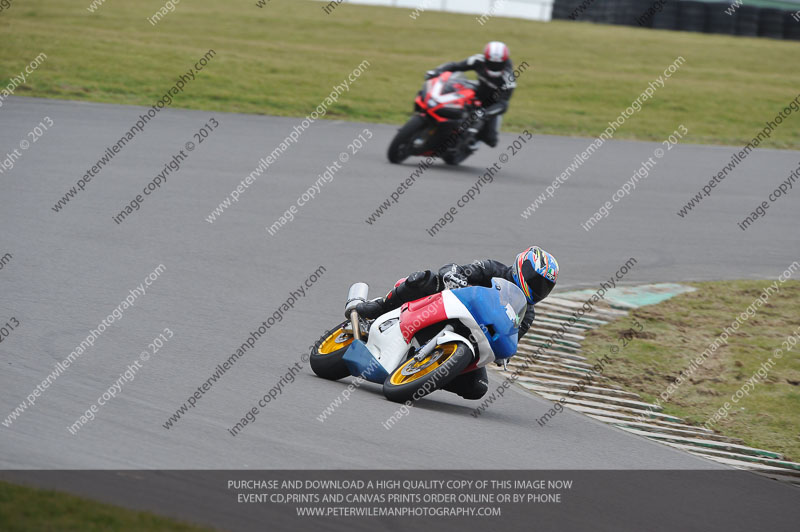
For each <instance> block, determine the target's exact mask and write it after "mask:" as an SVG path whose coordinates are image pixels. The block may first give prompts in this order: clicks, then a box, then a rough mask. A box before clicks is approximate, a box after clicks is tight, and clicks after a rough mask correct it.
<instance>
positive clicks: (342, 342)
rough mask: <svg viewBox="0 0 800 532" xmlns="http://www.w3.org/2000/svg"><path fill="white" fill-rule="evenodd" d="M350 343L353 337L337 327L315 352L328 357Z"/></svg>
mask: <svg viewBox="0 0 800 532" xmlns="http://www.w3.org/2000/svg"><path fill="white" fill-rule="evenodd" d="M352 343H353V335H352V334H348V333H346V332H344V329H342V328H341V327H339V328H338V329H336V330H335V331H333V332H332V333H331V334H329V335H328V337H327V338H325V341H324V342H322V344H320V346H319V348H318V349H317V352H318V353H319V354H320V355H330V354H331V353H335V352H336V351H338V350H340V349H343V348H345V347H347V346H349V345H350V344H352Z"/></svg>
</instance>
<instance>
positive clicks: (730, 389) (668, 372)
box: [584, 281, 800, 460]
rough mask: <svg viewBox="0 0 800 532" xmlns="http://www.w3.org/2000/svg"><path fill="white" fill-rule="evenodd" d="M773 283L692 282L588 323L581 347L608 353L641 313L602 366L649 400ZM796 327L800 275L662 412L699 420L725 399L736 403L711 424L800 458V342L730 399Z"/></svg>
mask: <svg viewBox="0 0 800 532" xmlns="http://www.w3.org/2000/svg"><path fill="white" fill-rule="evenodd" d="M770 284H772V283H771V282H768V281H724V282H705V283H692V285H693V286H695V287H696V288H697V289H698V290H697V291H696V292H691V293H687V294H683V295H680V296H677V297H674V298H672V299H670V300H667V301H665V302H663V303H660V304H657V305H651V306H646V307H641V308H639V309H636V310H635V311H633V312H632V313H631V314H630V315H629V316H628V317H625V318H624V319H620V320H617V321H613V322H611V323H609V324H608V325H604V326H603V327H600V328H599V329H595V330H593V331H591V332H590V333H589V334H588V335H587V337H586V341H585V343H584V350H585V351H586V353H587V356H588V357H589V358H590V359H591V360H592V361H596V360H597V359H598V358H600V357H602V356H603V355H604V354H607V353H609V344H612V343H613V344H617V345H619V342H620V339H621V338H622V335H623V334H625V333H626V331H630V332H633V331H635V330H636V328H635V327H634V326H633V324H632V319H634V318H635V319H637V320H639V322H640V323H641V324H642V325H643V326H644V329H643V332H641V333H638V335H637V336H636V338H635V339H634V340H632V341H631V342H630V343H629V344H628V345H627V346H626V347H624V348H622V349H621V350H620V352H619V353H618V354H615V355H609V356H610V358H611V359H612V361H611V363H609V364H608V365H607V366H606V370H605V372H604V374H605V375H606V376H608V377H610V378H611V379H613V380H614V381H615V382H616V383H618V384H620V385H622V386H623V387H624V388H625V389H627V390H629V391H633V392H637V393H640V394H641V395H642V397H643V398H644V399H645V400H646V401H648V402H652V401H654V400H655V399H656V398H657V397H658V396H659V395H660V394H661V393H662V392H664V391H665V390H666V388H667V387H668V386H669V385H670V384H671V383H673V382H675V380H676V377H677V376H678V375H679V373H680V372H681V371H682V370H685V369H686V368H687V367H689V365H690V362H691V360H692V359H694V358H695V357H696V356H697V355H699V354H700V353H702V352H703V351H704V350H705V349H707V348H708V346H709V344H710V343H711V342H713V341H714V340H715V339H716V338H717V337H718V336H719V335H720V334H721V333H722V332H723V329H724V328H725V327H729V326H730V325H731V322H732V321H734V320H735V319H736V317H737V316H738V315H739V314H740V313H741V312H743V311H744V310H745V309H746V308H747V307H748V306H749V305H750V304H751V303H752V302H753V300H754V299H755V298H756V297H758V296H759V295H760V294H761V293H762V290H763V289H764V288H765V287H766V286H768V285H770ZM798 328H800V281H787V282H786V283H784V284H783V285H780V292H778V293H774V294H773V295H772V296H771V297H770V298H769V300H768V301H767V303H766V304H765V305H764V306H762V307H761V308H760V309H759V310H758V311H757V313H756V314H755V316H753V317H749V318H748V319H747V321H746V322H744V325H743V326H741V327H740V328H739V330H738V332H737V333H736V334H734V335H732V336H731V337H729V338H728V345H722V346H721V347H719V348H718V349H717V350H716V351H715V352H714V353H713V354H712V355H711V356H709V357H708V358H707V359H706V361H705V363H703V364H702V365H701V366H699V369H697V370H696V371H695V372H694V373H693V374H691V377H690V378H689V381H687V382H683V383H682V384H681V385H680V386H679V387H678V388H677V391H675V392H674V393H673V394H672V395H671V396H670V397H669V399H668V401H667V402H666V403H663V406H664V412H665V413H668V414H673V415H677V416H680V417H683V418H685V419H687V420H688V421H691V422H693V423H696V424H698V425H702V424H703V423H704V422H705V421H706V420H708V419H709V417H710V416H712V415H713V414H714V413H715V412H717V410H718V409H720V408H722V407H723V405H724V404H725V402H726V401H728V402H730V403H731V405H732V406H733V408H732V409H731V410H730V413H729V415H728V417H727V418H725V419H723V420H722V421H720V422H718V423H716V424H714V425H712V428H714V429H715V430H717V431H719V432H721V433H723V434H726V435H728V436H735V437H739V438H741V439H743V440H744V441H745V442H746V443H747V444H749V445H751V446H755V447H759V448H764V449H768V450H772V451H780V452H782V453H784V454H785V455H786V456H788V457H789V458H792V459H794V460H800V345H797V346H796V347H795V348H794V350H792V351H790V352H787V353H785V354H784V355H783V356H782V358H780V359H776V358H773V361H775V362H776V364H775V366H774V367H773V368H772V369H771V371H769V373H768V375H767V378H766V379H765V380H763V381H759V383H758V384H756V385H755V388H754V389H753V390H752V391H751V392H750V393H749V394H748V395H746V396H745V397H744V398H743V399H741V400H740V401H739V402H738V403H735V402H733V401H732V400H731V397H732V395H733V394H735V393H736V392H737V390H739V389H740V388H742V386H743V385H744V384H745V383H746V382H747V381H748V379H750V377H751V376H753V374H754V373H755V372H756V371H757V370H758V369H759V367H761V365H762V364H763V363H764V362H767V361H768V360H769V359H770V358H771V357H773V352H774V350H775V349H776V348H780V347H781V344H782V342H783V341H784V340H786V338H787V336H789V335H790V334H792V333H793V332H795V334H796V331H797V330H798Z"/></svg>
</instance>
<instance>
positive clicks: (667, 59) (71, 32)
mask: <svg viewBox="0 0 800 532" xmlns="http://www.w3.org/2000/svg"><path fill="white" fill-rule="evenodd" d="M89 3H90V0H78V1H75V0H47V1H45V0H24V1H21V0H16V1H15V2H14V3H13V4H12V7H11V8H10V9H7V10H6V11H4V12H3V13H2V14H0V34H2V36H3V39H2V41H3V42H2V46H0V83H3V85H5V84H6V83H7V82H8V78H9V77H10V76H11V75H13V74H15V73H17V72H19V71H20V70H21V69H22V68H23V67H24V66H25V65H26V64H27V63H28V62H29V61H30V60H32V59H33V58H34V57H35V56H36V55H37V54H38V53H39V52H45V53H46V54H47V57H48V58H47V60H46V62H45V64H43V65H42V66H41V67H40V68H39V70H37V71H36V72H35V73H33V74H32V75H31V76H30V79H29V81H28V82H27V83H26V84H25V85H23V86H22V87H20V88H18V89H17V91H16V94H17V95H28V96H39V97H46V98H66V99H76V100H89V101H99V102H110V103H121V104H137V105H152V104H153V103H154V101H156V99H157V98H158V97H160V96H161V94H163V93H164V92H165V91H166V90H167V89H168V88H169V87H170V86H171V85H172V83H173V81H174V79H175V78H176V77H177V76H178V75H179V74H180V73H182V72H184V71H186V70H187V69H188V68H189V67H190V66H191V65H193V64H194V62H195V61H196V60H197V59H198V58H199V57H200V56H201V55H202V54H203V53H205V52H206V51H207V50H208V49H209V48H213V49H214V50H215V51H216V52H217V57H216V58H215V59H214V60H213V61H212V63H211V64H210V65H209V66H208V67H207V68H206V70H204V71H203V72H202V73H201V74H200V79H199V80H198V81H196V82H194V83H192V84H191V85H190V86H189V87H188V89H187V90H186V92H184V93H183V94H181V95H180V96H178V97H177V98H176V101H175V103H174V106H175V107H185V108H194V109H206V110H219V111H237V112H246V113H264V114H273V115H284V116H305V115H306V114H308V113H310V112H311V110H312V109H314V108H315V107H316V106H317V105H318V104H319V103H320V102H321V101H322V100H323V99H324V97H325V96H327V95H328V94H329V93H330V91H331V88H332V86H333V85H334V84H337V83H340V82H341V81H342V80H343V79H344V77H345V76H346V75H347V74H348V73H349V72H351V71H352V69H353V68H355V67H356V65H358V64H359V63H360V62H361V61H362V60H363V59H367V60H368V61H369V62H370V64H371V66H370V67H369V69H368V70H367V72H366V73H365V74H364V75H362V77H361V78H360V79H359V80H358V81H357V82H356V83H355V85H354V86H353V88H352V90H351V91H350V92H349V93H347V94H345V95H343V96H342V98H341V99H340V100H339V102H338V104H336V105H335V106H333V108H332V109H331V111H330V113H329V115H328V117H329V118H340V119H348V120H363V121H376V122H391V123H400V122H403V121H405V119H406V118H407V116H408V113H409V111H410V109H411V104H412V100H413V97H414V94H415V93H416V91H417V90H418V89H419V87H420V85H421V82H422V74H423V72H424V71H425V70H427V69H429V68H431V67H434V66H436V65H438V64H440V63H442V62H445V61H448V60H456V59H462V58H464V57H467V56H468V55H471V54H473V53H476V52H478V51H480V49H481V48H482V46H483V43H484V42H485V41H487V40H489V39H497V38H500V39H503V40H505V41H506V42H508V44H509V45H510V47H511V50H512V56H513V58H514V60H515V62H516V63H520V62H522V61H526V62H527V63H528V64H529V65H530V67H531V68H530V69H529V70H528V71H527V72H525V73H524V74H522V75H521V77H520V79H519V82H518V85H519V86H518V88H517V90H516V93H515V95H514V98H513V100H512V104H511V110H510V112H509V113H508V114H507V115H506V117H505V122H504V128H505V129H506V130H509V131H511V130H515V131H518V130H521V129H523V128H528V129H530V130H531V131H533V132H536V133H546V134H557V135H578V136H588V137H594V136H597V135H598V134H599V133H600V132H601V131H602V130H603V129H605V128H606V127H607V123H608V122H609V121H611V120H614V119H615V118H616V117H617V116H618V115H619V114H620V112H621V111H622V110H623V109H625V108H626V107H627V106H628V105H630V103H631V102H632V101H633V100H634V99H635V98H636V97H637V96H638V95H639V94H640V93H641V92H642V91H643V90H644V89H645V88H646V87H647V85H648V83H649V82H651V81H653V80H654V79H656V78H657V77H658V75H660V74H661V73H662V72H663V70H664V69H665V68H666V67H667V66H668V65H669V64H671V63H672V62H673V61H674V60H675V59H676V57H678V56H679V55H680V56H683V57H684V58H685V59H686V63H685V64H684V65H683V66H682V67H681V68H680V70H679V71H678V72H677V73H676V74H675V75H674V76H673V77H672V79H670V80H668V81H667V85H666V87H664V88H663V89H659V90H658V91H657V92H656V95H655V97H654V99H652V100H651V101H649V102H647V103H646V104H645V107H644V109H643V110H642V111H641V112H639V113H637V114H636V115H635V116H633V117H632V118H629V119H628V120H627V121H626V123H625V124H624V125H623V126H622V127H621V128H620V129H619V130H618V131H617V133H616V135H615V137H616V138H628V139H647V140H663V139H664V138H665V137H666V136H667V135H669V134H670V133H671V132H672V131H674V130H675V129H676V128H677V127H678V126H679V125H680V124H684V125H685V126H686V127H687V128H688V129H689V131H690V134H689V136H688V137H687V138H686V139H685V142H693V143H725V144H732V145H741V144H744V143H745V142H747V141H748V140H749V139H751V138H752V137H753V136H755V135H756V134H757V133H758V131H759V130H760V129H762V128H763V127H764V122H765V121H766V120H767V119H771V118H772V117H774V116H775V114H776V113H777V112H778V111H779V110H781V109H783V108H784V107H785V106H786V105H787V104H788V103H789V102H790V101H791V100H793V99H794V98H795V97H796V96H797V94H798V87H800V69H797V68H795V67H796V66H797V52H798V44H797V43H796V42H788V41H776V40H772V39H756V38H737V37H728V36H720V35H704V34H698V33H686V32H668V31H652V30H644V29H640V28H630V27H621V26H606V25H595V24H587V23H572V22H560V21H558V22H551V23H538V22H531V21H523V20H513V19H504V18H499V17H497V18H492V19H491V20H490V21H489V22H488V23H486V24H485V25H483V26H481V25H479V24H478V23H477V21H476V20H475V17H474V16H471V15H453V14H443V13H436V12H432V11H427V12H425V13H423V14H422V15H421V16H420V17H419V18H418V19H417V20H412V19H411V18H410V17H409V13H410V10H408V9H391V8H379V7H368V6H357V5H350V4H347V3H344V4H342V5H340V6H339V7H337V8H336V10H335V11H333V12H332V13H331V14H329V15H326V14H325V13H324V12H323V11H322V9H321V8H322V5H323V4H321V3H319V2H306V1H302V0H271V1H270V2H269V4H268V5H267V6H266V7H265V8H263V9H259V8H258V7H256V5H255V1H254V0H253V1H247V2H219V1H216V0H192V1H191V2H182V3H180V4H178V6H177V7H176V10H175V11H174V12H173V13H170V14H169V15H167V16H166V17H165V18H164V19H163V20H162V21H161V22H159V23H158V24H157V25H156V26H151V25H150V23H149V22H148V21H147V20H146V18H147V17H148V16H152V15H153V14H154V13H155V12H156V11H157V10H158V9H159V8H160V7H161V6H162V5H163V4H164V2H163V1H162V0H142V1H138V2H123V1H120V0H108V1H107V2H106V3H105V4H104V5H102V6H101V7H100V8H99V9H98V10H97V11H96V12H95V13H89V12H88V11H87V9H86V6H88V5H89ZM799 120H800V118H798V117H797V116H791V117H790V118H789V119H788V120H787V121H785V122H784V124H783V125H782V126H780V127H779V129H778V130H777V132H775V133H774V134H773V138H772V139H770V140H769V141H767V142H765V143H762V147H763V146H770V147H780V148H800V127H798V124H799V123H800V122H799Z"/></svg>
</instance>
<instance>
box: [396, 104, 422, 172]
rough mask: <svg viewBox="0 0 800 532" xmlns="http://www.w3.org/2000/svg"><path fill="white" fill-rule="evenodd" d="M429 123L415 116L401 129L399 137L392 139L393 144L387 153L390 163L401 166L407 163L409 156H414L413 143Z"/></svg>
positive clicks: (398, 133)
mask: <svg viewBox="0 0 800 532" xmlns="http://www.w3.org/2000/svg"><path fill="white" fill-rule="evenodd" d="M427 122H428V121H427V120H426V119H425V117H423V116H420V115H414V116H412V117H411V118H410V119H409V120H408V122H406V124H405V125H404V126H403V127H401V128H400V130H399V131H398V132H397V135H395V136H394V139H392V143H391V144H389V151H388V153H387V156H388V157H389V162H391V163H393V164H399V163H402V162H403V161H405V160H406V159H407V158H408V156H409V155H412V153H411V143H412V142H414V139H415V138H416V136H417V134H418V133H419V132H420V130H421V129H423V128H424V127H426V126H427V125H428V124H427Z"/></svg>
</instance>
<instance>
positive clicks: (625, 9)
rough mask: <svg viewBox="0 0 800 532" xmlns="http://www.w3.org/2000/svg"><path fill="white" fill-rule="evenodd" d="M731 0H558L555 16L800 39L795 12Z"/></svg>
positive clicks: (554, 11) (558, 17)
mask: <svg viewBox="0 0 800 532" xmlns="http://www.w3.org/2000/svg"><path fill="white" fill-rule="evenodd" d="M732 2H733V0H731V1H730V2H718V1H714V2H703V1H699V0H594V1H591V0H555V3H554V4H553V19H560V20H575V21H588V22H599V23H603V24H622V25H626V26H639V27H645V28H654V29H664V30H681V31H695V32H703V33H721V34H727V35H744V36H749V37H769V38H772V39H794V40H800V21H798V20H797V19H795V18H794V17H793V16H792V14H793V13H795V12H793V11H788V10H784V9H777V8H772V7H756V6H752V5H743V4H740V5H738V7H737V6H734V5H732ZM797 9H798V10H800V3H798V5H797ZM729 13H732V14H729ZM797 17H798V18H800V13H798V14H797Z"/></svg>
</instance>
